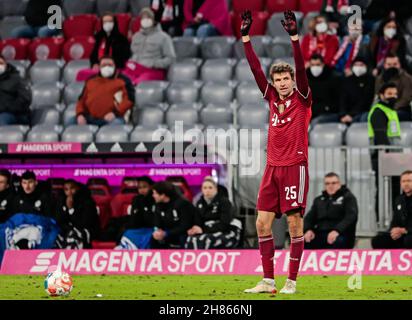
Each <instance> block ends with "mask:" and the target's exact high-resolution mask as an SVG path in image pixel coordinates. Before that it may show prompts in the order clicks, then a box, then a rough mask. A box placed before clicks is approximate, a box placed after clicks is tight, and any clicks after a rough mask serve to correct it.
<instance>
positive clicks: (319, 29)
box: [315, 22, 328, 33]
mask: <svg viewBox="0 0 412 320" xmlns="http://www.w3.org/2000/svg"><path fill="white" fill-rule="evenodd" d="M315 30H316V32H318V33H324V32H326V31H327V30H328V25H327V24H326V22H321V23H318V24H317V25H316V27H315Z"/></svg>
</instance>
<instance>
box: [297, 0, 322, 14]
mask: <svg viewBox="0 0 412 320" xmlns="http://www.w3.org/2000/svg"><path fill="white" fill-rule="evenodd" d="M321 8H322V0H299V7H298V10H299V11H301V12H303V14H307V13H308V12H310V11H320V9H321Z"/></svg>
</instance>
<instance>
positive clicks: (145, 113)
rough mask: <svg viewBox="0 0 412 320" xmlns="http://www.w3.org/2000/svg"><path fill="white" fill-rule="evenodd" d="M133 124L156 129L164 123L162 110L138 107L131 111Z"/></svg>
mask: <svg viewBox="0 0 412 320" xmlns="http://www.w3.org/2000/svg"><path fill="white" fill-rule="evenodd" d="M133 113H134V115H133V119H134V120H135V122H134V123H135V124H137V125H142V126H144V127H156V126H158V125H161V124H162V123H163V122H164V113H163V110H161V109H160V108H157V107H140V108H136V109H134V110H133Z"/></svg>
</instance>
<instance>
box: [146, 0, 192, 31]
mask: <svg viewBox="0 0 412 320" xmlns="http://www.w3.org/2000/svg"><path fill="white" fill-rule="evenodd" d="M183 2H184V0H151V5H150V9H152V11H153V12H154V14H155V20H156V22H158V23H160V25H161V26H162V30H163V31H164V32H166V33H168V34H169V35H170V36H171V37H178V36H181V35H182V34H183V30H182V24H183V17H184V16H183Z"/></svg>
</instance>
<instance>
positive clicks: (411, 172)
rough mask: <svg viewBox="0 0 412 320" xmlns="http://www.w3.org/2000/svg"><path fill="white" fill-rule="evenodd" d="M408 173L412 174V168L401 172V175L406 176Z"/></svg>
mask: <svg viewBox="0 0 412 320" xmlns="http://www.w3.org/2000/svg"><path fill="white" fill-rule="evenodd" d="M407 174H412V170H406V171H404V172H402V173H401V177H403V176H406V175H407Z"/></svg>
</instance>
